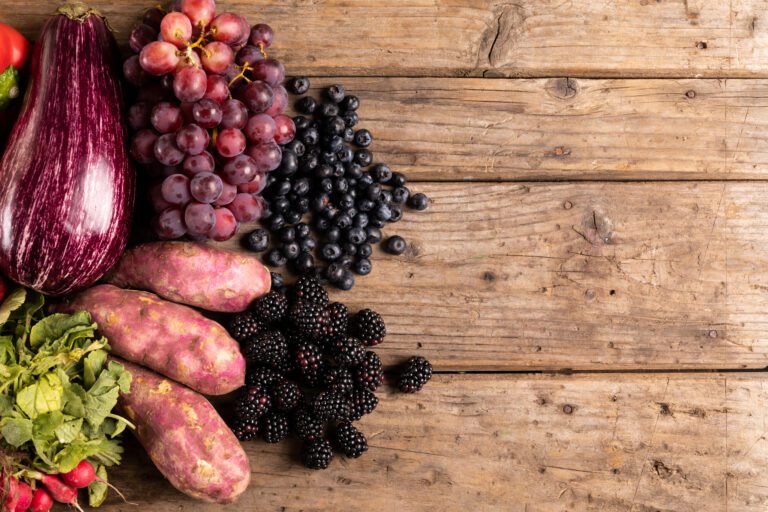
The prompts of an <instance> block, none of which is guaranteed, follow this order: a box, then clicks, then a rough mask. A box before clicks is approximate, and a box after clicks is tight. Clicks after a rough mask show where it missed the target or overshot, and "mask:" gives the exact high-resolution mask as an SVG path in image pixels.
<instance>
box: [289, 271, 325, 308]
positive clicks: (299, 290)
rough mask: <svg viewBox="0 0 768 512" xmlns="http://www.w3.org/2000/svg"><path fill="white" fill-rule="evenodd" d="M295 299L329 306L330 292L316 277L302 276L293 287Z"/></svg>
mask: <svg viewBox="0 0 768 512" xmlns="http://www.w3.org/2000/svg"><path fill="white" fill-rule="evenodd" d="M293 299H294V300H295V301H305V302H311V303H313V304H321V305H323V306H325V305H326V304H328V292H326V291H325V289H324V288H323V285H321V284H320V281H318V280H317V279H315V278H314V277H310V276H302V277H300V278H299V279H298V280H297V281H296V284H295V285H293Z"/></svg>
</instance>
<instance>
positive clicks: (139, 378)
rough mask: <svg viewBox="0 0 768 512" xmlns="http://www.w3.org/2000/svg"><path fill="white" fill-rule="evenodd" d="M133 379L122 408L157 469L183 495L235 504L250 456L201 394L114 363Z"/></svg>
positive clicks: (122, 398)
mask: <svg viewBox="0 0 768 512" xmlns="http://www.w3.org/2000/svg"><path fill="white" fill-rule="evenodd" d="M115 360H116V361H117V362H119V363H120V364H122V365H124V366H125V369H126V370H127V371H128V372H130V374H131V375H132V377H133V381H132V382H131V391H130V393H124V394H121V396H120V401H119V406H120V407H121V408H122V409H123V412H124V413H125V415H126V416H127V417H128V419H129V420H131V421H132V422H133V423H134V424H135V425H136V430H135V431H134V434H135V435H136V437H137V438H138V439H139V441H140V442H141V444H142V445H143V446H144V449H145V450H147V453H148V454H149V457H150V458H151V459H152V462H154V463H155V466H157V469H159V470H160V472H161V473H162V474H163V476H165V478H167V479H168V481H169V482H171V484H173V486H174V487H176V488H177V489H178V490H179V491H181V492H183V493H184V494H187V495H189V496H192V497H193V498H197V499H200V500H203V501H208V502H211V503H231V502H233V501H235V500H236V499H237V497H238V496H240V495H241V494H242V493H243V491H245V489H246V488H247V487H248V483H249V481H250V478H251V469H250V465H249V464H248V457H247V455H246V454H245V452H244V451H243V448H242V447H241V446H240V443H239V442H238V440H237V438H236V437H235V436H234V434H232V431H230V429H229V427H227V424H226V423H224V420H222V419H221V416H219V415H218V413H217V412H216V410H215V409H214V408H213V406H212V405H211V404H210V402H208V400H206V399H205V397H203V396H202V395H199V394H198V393H195V392H194V391H192V390H191V389H189V388H186V387H184V386H182V385H180V384H177V383H175V382H173V381H171V380H168V379H165V378H163V377H161V376H160V375H157V374H156V373H154V372H152V371H150V370H147V369H145V368H142V367H140V366H137V365H134V364H131V363H128V362H124V361H123V360H121V359H117V358H115Z"/></svg>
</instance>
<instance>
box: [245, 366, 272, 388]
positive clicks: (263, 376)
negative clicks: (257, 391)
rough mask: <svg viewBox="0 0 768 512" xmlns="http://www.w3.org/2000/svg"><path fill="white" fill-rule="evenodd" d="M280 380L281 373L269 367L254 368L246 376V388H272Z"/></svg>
mask: <svg viewBox="0 0 768 512" xmlns="http://www.w3.org/2000/svg"><path fill="white" fill-rule="evenodd" d="M279 379H280V373H278V372H277V371H276V370H274V369H272V368H269V367H267V366H254V367H253V368H251V369H249V370H248V373H247V374H246V375H245V385H246V386H262V387H265V388H268V387H271V386H272V384H274V383H275V382H277V381H278V380H279Z"/></svg>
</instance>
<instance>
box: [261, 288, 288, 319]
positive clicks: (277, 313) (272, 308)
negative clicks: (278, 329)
mask: <svg viewBox="0 0 768 512" xmlns="http://www.w3.org/2000/svg"><path fill="white" fill-rule="evenodd" d="M252 309H253V312H254V313H255V314H256V316H257V317H258V318H259V319H261V320H263V321H264V322H267V323H275V322H279V321H281V320H282V319H283V318H284V317H285V315H286V313H287V312H288V299H286V298H285V295H283V294H282V293H278V292H276V291H271V292H269V293H268V294H266V295H265V296H263V297H261V298H260V299H258V300H257V301H256V302H255V303H254V304H253V308H252Z"/></svg>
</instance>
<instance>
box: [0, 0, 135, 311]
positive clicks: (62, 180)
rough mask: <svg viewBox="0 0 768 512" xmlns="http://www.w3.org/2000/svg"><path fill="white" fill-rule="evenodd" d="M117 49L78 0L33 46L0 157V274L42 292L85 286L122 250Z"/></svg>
mask: <svg viewBox="0 0 768 512" xmlns="http://www.w3.org/2000/svg"><path fill="white" fill-rule="evenodd" d="M118 77H119V64H118V52H117V45H116V43H115V40H114V38H113V37H112V34H111V33H110V31H109V29H108V27H107V24H106V22H105V21H104V19H103V18H102V17H101V16H100V15H99V14H98V13H96V12H95V11H92V10H90V9H88V8H87V7H85V6H82V4H68V5H65V6H64V7H62V8H60V9H59V10H58V11H57V12H56V14H55V15H54V16H53V17H52V18H50V19H49V20H48V21H47V22H46V24H45V26H44V27H43V30H42V32H41V34H40V37H39V38H38V40H37V43H36V44H35V48H34V53H33V56H32V62H31V68H30V77H29V85H28V88H27V94H26V96H25V98H24V103H23V105H22V110H21V114H20V116H19V119H18V120H17V122H16V125H15V126H14V128H13V131H12V132H11V136H10V139H9V141H8V146H7V147H6V150H5V153H4V154H3V158H2V160H0V270H2V272H3V273H5V274H6V275H7V276H8V277H10V278H11V279H12V280H14V281H16V282H17V283H19V284H22V285H24V286H28V287H30V288H33V289H35V290H38V291H40V292H42V293H45V294H48V295H54V296H58V295H64V294H67V293H70V292H73V291H76V290H79V289H82V288H86V287H88V286H89V285H91V284H93V283H94V282H95V281H97V280H98V279H99V278H101V277H102V276H103V275H104V274H105V273H106V272H107V270H109V268H110V267H112V265H113V264H114V263H115V262H116V261H117V259H118V257H119V256H120V255H121V254H122V252H123V250H124V249H125V244H126V242H127V239H128V232H129V229H130V221H131V216H132V210H133V201H134V195H135V175H134V171H133V169H132V168H131V166H130V163H129V159H128V154H127V151H126V145H125V124H124V120H123V114H122V98H121V90H120V82H119V78H118Z"/></svg>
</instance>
